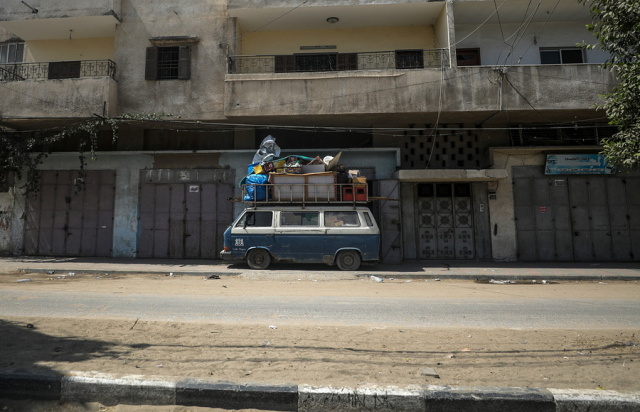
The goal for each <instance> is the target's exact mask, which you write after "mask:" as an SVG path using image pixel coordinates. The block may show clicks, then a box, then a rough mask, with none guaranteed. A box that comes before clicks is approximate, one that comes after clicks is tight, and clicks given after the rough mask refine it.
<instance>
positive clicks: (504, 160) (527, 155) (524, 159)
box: [489, 148, 545, 261]
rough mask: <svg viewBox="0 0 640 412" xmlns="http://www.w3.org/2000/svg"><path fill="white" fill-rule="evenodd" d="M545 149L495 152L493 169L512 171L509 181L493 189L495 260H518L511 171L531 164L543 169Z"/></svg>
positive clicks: (498, 183)
mask: <svg viewBox="0 0 640 412" xmlns="http://www.w3.org/2000/svg"><path fill="white" fill-rule="evenodd" d="M543 150H544V148H535V149H528V148H522V149H518V148H504V149H500V148H497V149H494V150H493V159H494V167H500V168H504V169H507V171H508V172H509V174H508V176H507V178H505V179H502V180H500V181H498V182H497V185H496V186H495V187H494V188H495V189H496V199H495V200H489V213H490V221H491V224H490V225H491V228H492V231H491V247H492V252H493V259H494V260H497V261H500V260H504V261H515V260H517V256H518V255H517V253H518V249H517V245H518V242H517V238H516V222H515V209H514V201H513V176H512V174H511V168H512V167H513V166H528V165H540V167H543V165H544V162H545V154H544V153H543ZM490 189H491V188H490Z"/></svg>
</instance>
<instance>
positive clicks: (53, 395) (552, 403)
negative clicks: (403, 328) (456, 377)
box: [0, 372, 640, 412]
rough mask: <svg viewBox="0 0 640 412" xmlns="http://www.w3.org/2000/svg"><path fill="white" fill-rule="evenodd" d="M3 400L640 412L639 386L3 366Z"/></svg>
mask: <svg viewBox="0 0 640 412" xmlns="http://www.w3.org/2000/svg"><path fill="white" fill-rule="evenodd" d="M2 398H8V399H16V400H18V399H30V400H51V401H61V402H100V403H102V404H103V405H106V406H113V405H118V404H128V405H184V406H198V407H209V408H222V409H249V408H251V409H266V410H271V411H292V412H295V411H300V412H320V411H363V410H367V411H369V410H375V411H389V412H391V411H402V412H426V411H429V412H438V411H443V412H444V411H459V410H468V411H475V412H484V411H487V412H489V411H491V412H502V411H505V412H507V411H514V410H517V411H523V412H529V411H531V412H534V411H535V412H538V411H540V412H552V411H553V412H577V411H585V410H589V411H602V412H608V411H615V412H627V411H628V412H633V411H638V410H640V392H634V393H619V392H615V391H595V390H575V389H544V388H506V387H474V386H468V387H465V386H459V387H456V386H436V385H426V386H418V385H415V386H410V387H405V388H400V387H377V386H372V387H364V388H357V389H354V388H332V387H314V386H307V385H262V384H238V383H232V382H224V381H213V380H206V379H191V378H187V379H175V378H168V377H160V376H157V377H156V376H154V377H145V376H142V375H125V376H117V375H111V374H104V373H98V372H67V373H64V374H55V373H27V372H0V399H2Z"/></svg>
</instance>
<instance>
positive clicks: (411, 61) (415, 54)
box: [396, 50, 424, 69]
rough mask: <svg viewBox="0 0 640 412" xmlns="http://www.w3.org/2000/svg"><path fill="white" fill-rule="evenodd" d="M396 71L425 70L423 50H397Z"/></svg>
mask: <svg viewBox="0 0 640 412" xmlns="http://www.w3.org/2000/svg"><path fill="white" fill-rule="evenodd" d="M396 69H424V55H423V53H422V50H396Z"/></svg>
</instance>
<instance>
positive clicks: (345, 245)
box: [220, 206, 380, 270]
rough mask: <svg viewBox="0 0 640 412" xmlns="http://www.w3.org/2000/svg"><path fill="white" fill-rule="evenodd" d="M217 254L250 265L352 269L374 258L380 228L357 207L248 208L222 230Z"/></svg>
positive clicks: (367, 212) (376, 259) (376, 254)
mask: <svg viewBox="0 0 640 412" xmlns="http://www.w3.org/2000/svg"><path fill="white" fill-rule="evenodd" d="M220 257H221V258H222V259H225V260H246V261H247V263H248V265H249V267H251V268H252V269H266V268H268V267H269V265H270V264H271V262H292V263H327V264H329V265H334V264H335V265H337V266H338V268H340V269H341V270H357V269H358V268H359V267H360V264H361V263H362V262H367V263H376V262H378V260H379V259H380V230H379V228H378V225H377V224H376V221H375V219H374V218H373V215H372V214H371V211H370V210H369V209H368V208H366V207H361V206H304V207H302V206H261V207H251V208H247V209H245V210H244V211H243V212H242V213H241V214H240V215H239V216H238V218H237V219H236V220H235V221H234V222H233V223H232V224H231V226H229V227H228V228H227V230H226V231H225V232H224V249H223V250H222V251H221V252H220Z"/></svg>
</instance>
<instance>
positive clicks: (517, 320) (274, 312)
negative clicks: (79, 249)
mask: <svg viewBox="0 0 640 412" xmlns="http://www.w3.org/2000/svg"><path fill="white" fill-rule="evenodd" d="M0 316H45V317H105V318H133V319H137V318H140V319H145V320H162V321H171V320H175V321H187V322H188V321H210V322H223V323H246V324H256V323H257V324H260V323H268V324H279V325H282V324H336V325H349V326H352V325H353V326H355V325H360V326H362V325H377V326H384V325H395V326H405V327H448V326H452V327H499V328H539V329H543V328H578V327H580V328H618V327H638V319H640V304H639V303H638V301H633V300H616V299H614V300H611V299H609V300H599V299H566V298H565V299H545V298H535V299H505V298H500V299H495V300H493V299H486V298H485V299H460V298H437V299H435V298H429V299H416V298H406V297H403V298H389V297H385V298H383V299H380V298H365V297H358V298H354V297H350V298H344V297H327V296H322V297H303V298H300V297H289V296H276V297H264V296H232V297H222V296H214V297H212V296H197V295H191V296H186V295H184V296H181V295H171V296H167V295H117V294H109V293H104V294H102V293H77V292H51V291H9V290H2V291H0Z"/></svg>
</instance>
